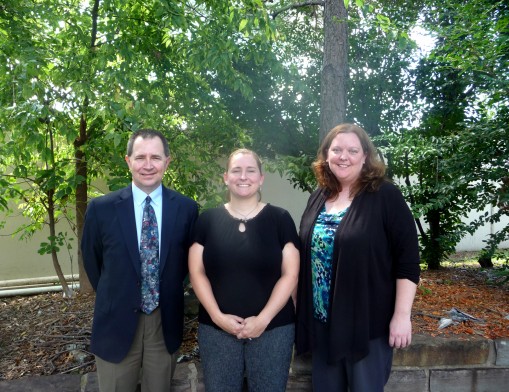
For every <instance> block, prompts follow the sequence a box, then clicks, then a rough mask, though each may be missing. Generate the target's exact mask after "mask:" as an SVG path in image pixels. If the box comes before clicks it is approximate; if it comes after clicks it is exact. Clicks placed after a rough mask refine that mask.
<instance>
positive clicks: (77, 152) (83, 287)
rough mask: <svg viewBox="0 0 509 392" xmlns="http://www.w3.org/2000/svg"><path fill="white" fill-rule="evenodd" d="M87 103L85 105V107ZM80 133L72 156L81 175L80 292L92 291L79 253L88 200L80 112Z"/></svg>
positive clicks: (84, 130)
mask: <svg viewBox="0 0 509 392" xmlns="http://www.w3.org/2000/svg"><path fill="white" fill-rule="evenodd" d="M86 106H88V105H85V107H86ZM79 132H80V134H79V137H78V138H77V139H76V140H75V141H74V158H75V161H76V175H78V176H80V177H82V178H83V179H84V180H83V181H81V182H80V183H79V184H78V185H77V187H76V232H77V236H78V270H79V274H80V291H81V292H82V293H91V292H92V291H93V288H92V285H91V284H90V281H89V280H88V276H87V273H86V271H85V267H84V266H83V255H82V254H81V237H82V235H83V224H84V223H85V211H86V209H87V201H88V196H87V193H88V184H87V175H88V171H87V161H86V158H85V153H84V152H83V150H82V149H81V147H82V146H83V145H84V144H85V143H86V141H87V121H86V119H85V115H84V114H82V116H81V120H80V131H79Z"/></svg>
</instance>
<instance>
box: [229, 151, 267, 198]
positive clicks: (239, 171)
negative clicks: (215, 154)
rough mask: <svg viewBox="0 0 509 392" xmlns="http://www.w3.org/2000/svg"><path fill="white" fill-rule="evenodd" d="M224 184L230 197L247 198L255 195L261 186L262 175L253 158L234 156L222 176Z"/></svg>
mask: <svg viewBox="0 0 509 392" xmlns="http://www.w3.org/2000/svg"><path fill="white" fill-rule="evenodd" d="M224 182H225V184H226V186H227V187H228V189H229V191H230V193H231V195H232V196H236V197H239V198H249V197H251V196H253V195H257V193H258V190H259V189H260V187H261V186H262V184H263V174H262V173H261V172H260V169H259V167H258V163H257V161H256V159H255V157H254V156H253V155H252V154H242V153H239V154H235V155H234V156H233V157H232V158H231V160H230V165H229V167H228V171H227V172H226V173H225V174H224ZM257 197H258V196H257Z"/></svg>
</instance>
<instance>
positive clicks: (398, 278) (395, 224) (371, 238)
mask: <svg viewBox="0 0 509 392" xmlns="http://www.w3.org/2000/svg"><path fill="white" fill-rule="evenodd" d="M313 169H314V171H315V175H316V177H317V180H318V184H319V188H318V189H317V190H316V191H315V192H314V193H313V194H312V195H311V196H310V198H309V201H308V204H307V207H306V210H305V211H304V214H303V216H302V220H301V224H300V237H301V244H302V246H301V269H300V276H299V288H298V299H297V330H296V347H297V352H298V353H303V352H307V351H311V353H312V357H313V358H312V361H313V365H312V366H313V370H312V372H313V373H312V379H313V390H314V391H315V392H321V391H324V392H329V391H335V392H339V391H345V392H346V391H352V392H359V391H360V392H363V391H366V392H382V391H383V388H384V385H385V383H386V382H387V380H388V378H389V375H390V370H391V364H392V349H393V347H396V348H403V347H406V346H408V345H409V344H410V342H411V338H412V327H411V322H410V312H411V308H412V303H413V299H414V296H415V290H416V287H417V283H418V281H419V272H420V269H419V248H418V241H417V232H416V228H415V222H414V220H413V217H412V214H411V212H410V210H409V208H408V206H407V205H406V203H405V200H404V199H403V196H402V194H401V192H400V191H399V190H398V189H397V188H396V186H394V185H393V184H392V183H390V182H389V181H388V180H387V179H386V178H385V176H384V174H385V166H384V165H383V163H382V162H381V161H380V160H379V159H378V156H377V152H376V149H375V147H374V146H373V143H372V142H371V140H370V139H369V137H368V135H367V134H366V132H365V131H364V130H363V129H362V128H360V127H359V126H356V125H353V124H342V125H339V126H337V127H335V128H333V129H332V130H331V131H330V132H329V134H328V135H327V136H326V137H325V138H324V140H323V142H322V145H321V146H320V149H319V150H318V157H317V159H316V161H315V162H314V163H313Z"/></svg>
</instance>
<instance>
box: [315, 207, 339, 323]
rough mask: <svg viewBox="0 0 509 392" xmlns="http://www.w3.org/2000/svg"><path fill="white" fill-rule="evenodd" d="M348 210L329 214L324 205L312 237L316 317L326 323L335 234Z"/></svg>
mask: <svg viewBox="0 0 509 392" xmlns="http://www.w3.org/2000/svg"><path fill="white" fill-rule="evenodd" d="M347 210H348V208H345V209H344V210H343V211H340V212H338V213H334V214H328V213H326V212H325V206H324V207H323V208H322V211H320V214H319V215H318V218H317V219H316V223H315V227H314V230H313V238H312V239H311V274H312V280H313V307H314V317H315V319H317V320H319V321H322V322H324V323H325V322H327V317H328V311H329V292H330V286H331V277H332V251H333V249H334V236H335V234H336V229H337V228H338V226H339V223H340V222H341V219H343V217H344V216H345V214H346V211H347Z"/></svg>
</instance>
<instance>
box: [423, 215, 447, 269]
mask: <svg viewBox="0 0 509 392" xmlns="http://www.w3.org/2000/svg"><path fill="white" fill-rule="evenodd" d="M427 217H428V224H429V236H428V240H429V244H428V246H426V248H425V256H424V257H425V260H426V264H427V265H428V268H429V269H432V270H437V269H439V268H440V262H441V261H442V255H443V250H442V245H441V244H440V241H439V240H438V239H439V238H440V211H438V210H431V211H429V212H428V213H427Z"/></svg>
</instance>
